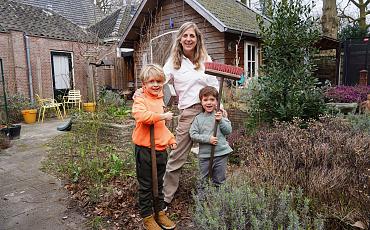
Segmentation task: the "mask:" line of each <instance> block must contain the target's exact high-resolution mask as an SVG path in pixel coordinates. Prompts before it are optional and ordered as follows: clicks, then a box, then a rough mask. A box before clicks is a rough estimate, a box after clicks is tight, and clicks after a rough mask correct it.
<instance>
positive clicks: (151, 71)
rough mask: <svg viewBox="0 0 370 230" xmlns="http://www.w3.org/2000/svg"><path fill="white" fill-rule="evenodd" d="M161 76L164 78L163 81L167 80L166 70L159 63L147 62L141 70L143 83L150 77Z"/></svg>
mask: <svg viewBox="0 0 370 230" xmlns="http://www.w3.org/2000/svg"><path fill="white" fill-rule="evenodd" d="M153 76H155V77H160V78H162V80H163V82H164V81H166V77H165V76H164V72H163V69H162V67H161V66H159V65H157V64H147V65H145V66H144V67H143V68H142V69H141V72H140V76H139V77H140V80H141V82H142V83H144V82H146V81H147V80H148V79H149V78H150V77H153Z"/></svg>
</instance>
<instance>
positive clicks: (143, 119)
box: [132, 91, 176, 151]
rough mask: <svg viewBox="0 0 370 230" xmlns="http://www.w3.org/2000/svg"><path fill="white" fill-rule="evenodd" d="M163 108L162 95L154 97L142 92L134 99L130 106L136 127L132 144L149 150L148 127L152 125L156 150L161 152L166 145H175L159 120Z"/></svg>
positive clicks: (164, 125)
mask: <svg viewBox="0 0 370 230" xmlns="http://www.w3.org/2000/svg"><path fill="white" fill-rule="evenodd" d="M163 106H164V103H163V94H160V95H159V96H158V97H156V96H153V95H151V94H149V93H147V92H145V91H144V93H143V95H142V96H140V97H135V99H134V104H133V105H132V115H133V116H134V118H135V120H136V127H135V129H134V131H133V133H132V141H133V142H134V144H136V145H140V146H144V147H148V148H150V128H149V127H150V125H151V124H153V123H154V143H155V149H156V150H159V151H163V150H165V149H166V147H167V146H168V145H171V144H174V143H176V140H175V137H174V135H173V134H172V133H171V132H170V130H168V128H167V127H166V124H165V121H164V120H160V114H161V113H163V112H164V111H163Z"/></svg>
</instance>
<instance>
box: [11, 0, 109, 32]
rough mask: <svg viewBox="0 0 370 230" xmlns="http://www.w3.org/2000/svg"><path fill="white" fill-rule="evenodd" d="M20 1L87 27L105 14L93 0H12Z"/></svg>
mask: <svg viewBox="0 0 370 230" xmlns="http://www.w3.org/2000/svg"><path fill="white" fill-rule="evenodd" d="M12 1H17V2H20V3H24V4H28V5H32V6H37V7H40V8H44V9H49V10H53V11H54V12H57V13H58V14H60V15H62V16H63V17H65V18H67V19H69V20H70V21H72V22H73V23H75V24H77V25H79V26H82V27H85V28H86V27H88V26H90V25H93V24H95V23H96V22H98V21H99V20H101V19H102V18H103V17H104V16H105V15H104V13H103V12H102V11H101V10H100V9H99V8H98V7H97V6H96V5H95V4H94V2H93V0H12Z"/></svg>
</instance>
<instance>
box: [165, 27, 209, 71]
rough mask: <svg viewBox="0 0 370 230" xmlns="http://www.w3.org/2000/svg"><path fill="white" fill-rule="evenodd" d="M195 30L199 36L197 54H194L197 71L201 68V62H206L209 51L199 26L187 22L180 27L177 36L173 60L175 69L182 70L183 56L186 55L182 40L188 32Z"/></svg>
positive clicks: (173, 49)
mask: <svg viewBox="0 0 370 230" xmlns="http://www.w3.org/2000/svg"><path fill="white" fill-rule="evenodd" d="M190 28H193V29H194V31H195V35H196V36H197V44H196V46H195V52H194V60H193V62H194V65H195V69H196V70H197V69H199V68H200V62H201V61H204V60H205V59H206V57H207V55H208V54H207V50H206V48H205V45H204V37H203V35H202V32H201V31H200V30H199V28H198V26H197V25H196V24H195V23H194V22H185V23H184V24H182V26H181V27H180V29H179V31H178V32H177V34H176V40H175V41H174V44H173V46H172V50H171V53H172V59H173V67H174V68H175V69H180V67H181V61H182V55H184V51H183V49H182V45H181V43H180V42H181V38H182V36H183V34H184V33H185V31H186V30H188V29H190Z"/></svg>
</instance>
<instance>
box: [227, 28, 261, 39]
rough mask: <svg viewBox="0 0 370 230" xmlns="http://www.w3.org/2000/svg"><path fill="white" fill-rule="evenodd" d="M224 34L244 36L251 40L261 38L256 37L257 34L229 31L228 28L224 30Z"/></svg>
mask: <svg viewBox="0 0 370 230" xmlns="http://www.w3.org/2000/svg"><path fill="white" fill-rule="evenodd" d="M225 33H231V34H238V35H244V36H247V37H252V38H261V37H260V36H258V35H257V33H251V32H244V31H241V30H235V29H230V28H225Z"/></svg>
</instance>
